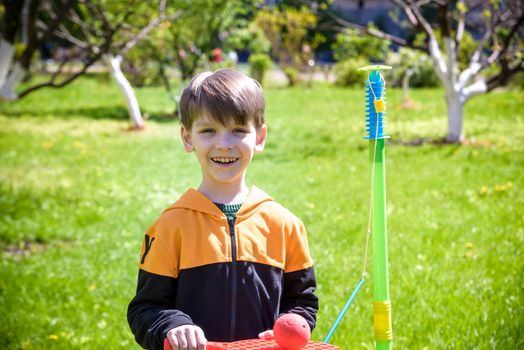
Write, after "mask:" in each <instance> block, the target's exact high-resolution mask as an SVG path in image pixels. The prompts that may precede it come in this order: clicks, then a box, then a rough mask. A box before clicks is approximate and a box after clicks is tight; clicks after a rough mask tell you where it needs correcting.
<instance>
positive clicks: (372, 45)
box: [332, 30, 390, 62]
mask: <svg viewBox="0 0 524 350" xmlns="http://www.w3.org/2000/svg"><path fill="white" fill-rule="evenodd" d="M389 45H390V42H389V41H387V40H382V39H378V38H376V37H373V36H371V35H362V34H361V33H359V32H358V31H356V30H346V31H345V32H344V33H340V34H338V35H337V37H336V41H335V43H334V44H333V46H332V49H333V56H334V57H335V60H336V61H343V60H346V59H348V58H357V57H362V58H364V59H366V60H368V61H371V62H384V60H385V59H386V55H387V53H388V50H389Z"/></svg>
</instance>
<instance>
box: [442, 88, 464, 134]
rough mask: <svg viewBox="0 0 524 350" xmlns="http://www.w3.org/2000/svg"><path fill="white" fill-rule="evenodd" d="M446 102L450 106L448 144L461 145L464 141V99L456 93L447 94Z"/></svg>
mask: <svg viewBox="0 0 524 350" xmlns="http://www.w3.org/2000/svg"><path fill="white" fill-rule="evenodd" d="M446 100H447V106H448V136H447V137H446V141H447V142H453V143H461V142H463V141H464V129H463V125H462V121H463V118H462V117H463V114H464V102H465V101H464V99H463V98H461V97H460V95H459V94H457V93H456V92H451V93H450V92H447V93H446Z"/></svg>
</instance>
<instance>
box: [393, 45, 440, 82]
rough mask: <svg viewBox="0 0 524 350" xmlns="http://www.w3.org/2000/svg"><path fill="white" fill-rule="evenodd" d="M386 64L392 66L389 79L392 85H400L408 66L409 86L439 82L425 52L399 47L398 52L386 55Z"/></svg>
mask: <svg viewBox="0 0 524 350" xmlns="http://www.w3.org/2000/svg"><path fill="white" fill-rule="evenodd" d="M387 64H389V65H390V66H392V67H393V70H392V72H391V79H390V81H391V85H392V86H402V78H403V77H404V75H405V74H406V72H407V70H408V69H409V68H411V69H412V75H411V78H410V79H409V86H410V87H435V86H438V85H439V83H440V81H439V79H438V76H437V73H435V69H434V68H433V62H432V61H431V58H430V57H429V56H428V55H427V54H425V53H422V52H418V51H416V50H413V49H409V48H401V49H400V50H399V52H398V53H394V52H392V53H390V54H389V55H388V58H387Z"/></svg>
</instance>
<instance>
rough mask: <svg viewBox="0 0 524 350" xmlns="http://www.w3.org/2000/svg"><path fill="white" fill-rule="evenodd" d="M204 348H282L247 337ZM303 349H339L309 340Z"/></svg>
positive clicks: (232, 349) (209, 349)
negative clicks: (246, 338)
mask: <svg viewBox="0 0 524 350" xmlns="http://www.w3.org/2000/svg"><path fill="white" fill-rule="evenodd" d="M164 350H171V345H170V344H169V341H168V340H167V338H166V339H165V340H164ZM206 350H282V348H281V347H280V346H278V344H277V342H276V341H274V340H264V339H248V340H239V341H235V342H232V343H219V342H212V341H210V342H208V343H207V346H206ZM304 350H340V348H338V347H336V346H334V345H330V344H326V343H321V342H316V341H310V342H309V343H308V344H307V345H306V347H305V348H304Z"/></svg>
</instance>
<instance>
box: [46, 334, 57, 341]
mask: <svg viewBox="0 0 524 350" xmlns="http://www.w3.org/2000/svg"><path fill="white" fill-rule="evenodd" d="M47 338H49V340H58V335H56V334H50V335H49V337H47Z"/></svg>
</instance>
